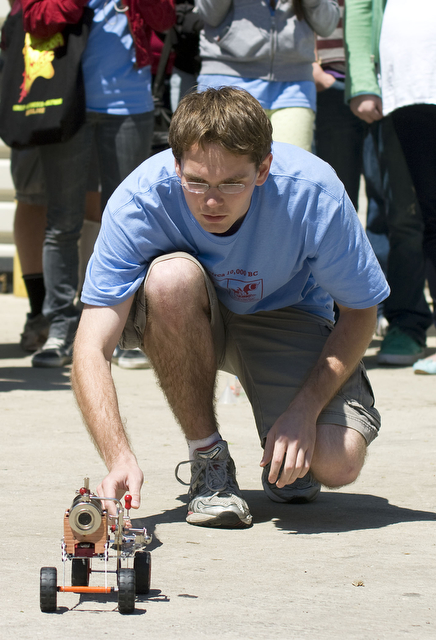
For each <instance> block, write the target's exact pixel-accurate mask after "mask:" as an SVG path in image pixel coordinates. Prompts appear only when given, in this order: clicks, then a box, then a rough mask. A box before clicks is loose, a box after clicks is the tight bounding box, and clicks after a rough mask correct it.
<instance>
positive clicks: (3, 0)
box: [0, 0, 10, 18]
mask: <svg viewBox="0 0 436 640" xmlns="http://www.w3.org/2000/svg"><path fill="white" fill-rule="evenodd" d="M9 10H10V4H9V2H8V0H0V18H5V17H6V16H7V15H8V13H9Z"/></svg>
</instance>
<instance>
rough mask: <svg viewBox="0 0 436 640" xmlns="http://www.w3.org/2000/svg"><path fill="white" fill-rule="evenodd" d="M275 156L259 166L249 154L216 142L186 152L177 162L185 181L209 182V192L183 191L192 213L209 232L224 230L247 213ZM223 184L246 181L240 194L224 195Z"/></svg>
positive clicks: (178, 173)
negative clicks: (238, 152) (220, 188)
mask: <svg viewBox="0 0 436 640" xmlns="http://www.w3.org/2000/svg"><path fill="white" fill-rule="evenodd" d="M271 161H272V155H271V154H268V156H267V157H266V158H265V160H264V161H263V162H262V164H261V165H260V167H259V169H256V165H255V164H254V163H253V162H252V161H251V159H250V158H249V156H245V155H244V156H238V155H234V154H233V153H230V152H229V151H226V150H225V149H223V148H222V147H220V146H218V145H214V144H210V145H207V146H206V147H205V148H204V149H203V148H202V147H200V146H199V145H194V146H193V147H191V149H190V150H189V151H187V152H186V153H184V155H183V158H182V161H181V164H178V163H177V162H176V173H177V175H178V176H179V178H180V180H181V182H182V184H185V183H186V182H196V183H203V184H208V185H210V189H208V190H207V191H206V193H201V194H200V193H191V192H189V191H186V189H184V190H183V193H184V195H185V198H186V202H187V205H188V207H189V209H190V210H191V213H192V215H193V216H194V218H195V219H196V220H197V222H198V223H199V224H200V225H201V227H202V228H203V229H204V230H205V231H208V232H209V233H225V232H226V231H228V230H229V229H230V227H232V226H233V225H234V223H235V222H236V221H237V220H239V218H242V217H243V216H245V214H246V213H247V211H248V209H249V206H250V202H251V196H252V195H253V191H254V187H256V186H260V185H262V184H263V183H264V182H265V180H266V179H267V177H268V173H269V169H270V166H271ZM221 184H243V185H245V188H244V190H243V191H241V192H240V193H235V194H225V193H222V192H221V191H220V190H219V189H218V185H221Z"/></svg>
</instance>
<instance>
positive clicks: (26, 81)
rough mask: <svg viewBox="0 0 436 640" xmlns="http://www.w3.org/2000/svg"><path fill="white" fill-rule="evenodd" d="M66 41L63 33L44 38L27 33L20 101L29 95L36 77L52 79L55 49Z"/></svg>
mask: <svg viewBox="0 0 436 640" xmlns="http://www.w3.org/2000/svg"><path fill="white" fill-rule="evenodd" d="M64 43H65V41H64V37H63V35H62V33H56V34H55V35H54V36H52V37H51V38H46V39H44V40H41V39H38V38H34V37H32V36H31V35H30V33H26V36H25V38H24V48H23V56H24V73H23V83H22V85H21V87H20V89H21V93H20V97H19V100H18V102H19V103H20V102H22V101H23V100H24V98H26V97H27V96H28V95H29V91H30V88H31V86H32V84H33V83H34V82H35V80H36V78H39V77H41V78H46V79H47V80H50V78H53V76H54V74H55V70H54V68H53V65H52V61H53V59H54V56H55V54H54V49H56V48H57V47H61V46H63V45H64Z"/></svg>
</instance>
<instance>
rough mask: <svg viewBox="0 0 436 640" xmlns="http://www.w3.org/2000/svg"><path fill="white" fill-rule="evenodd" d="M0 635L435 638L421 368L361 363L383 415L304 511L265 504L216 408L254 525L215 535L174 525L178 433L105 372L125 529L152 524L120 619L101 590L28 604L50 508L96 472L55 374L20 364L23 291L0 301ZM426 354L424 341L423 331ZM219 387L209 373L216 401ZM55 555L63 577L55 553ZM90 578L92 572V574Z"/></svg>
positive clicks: (123, 378) (157, 406)
mask: <svg viewBox="0 0 436 640" xmlns="http://www.w3.org/2000/svg"><path fill="white" fill-rule="evenodd" d="M0 306H1V329H0V332H1V339H0V343H1V344H0V389H1V392H0V421H1V431H0V433H1V446H0V474H1V475H0V477H1V487H2V503H1V504H2V507H1V518H0V527H1V529H0V545H1V546H0V549H1V551H0V553H1V577H2V588H1V589H0V637H1V638H2V639H3V640H9V639H15V638H20V639H21V640H26V639H32V640H33V639H37V638H44V640H48V639H50V638H53V639H56V640H57V639H59V638H62V639H65V640H73V639H74V640H85V639H86V640H88V639H89V638H93V639H95V640H100V639H103V638H106V637H110V636H112V637H114V636H116V637H124V638H136V637H138V638H150V639H160V638H162V639H165V640H167V639H168V640H172V639H179V638H190V639H197V638H199V639H203V638H204V639H208V638H247V639H248V638H255V639H258V638H266V639H269V638H273V637H277V638H287V639H288V640H294V639H295V640H299V639H300V638H311V639H312V640H313V639H316V640H318V639H319V640H330V639H333V638H345V639H347V640H348V639H358V640H366V639H368V640H369V639H370V640H378V639H382V638H383V639H384V638H387V639H389V640H391V639H396V638H412V639H413V640H415V639H421V638H432V639H434V638H436V611H435V596H436V579H435V578H436V535H435V534H436V464H435V461H436V426H435V425H436V419H435V418H436V378H434V377H432V376H417V375H414V374H413V372H412V369H411V368H410V367H404V368H379V367H377V365H376V362H375V353H376V351H377V347H378V346H379V340H374V341H373V343H372V345H371V347H370V349H369V350H368V353H367V356H366V364H367V367H368V369H369V375H370V378H371V381H372V383H373V386H374V390H375V393H376V398H377V403H378V408H379V410H380V411H381V413H382V416H383V427H382V431H381V434H380V437H379V438H378V439H377V440H376V441H375V442H374V443H373V444H372V445H371V447H370V450H369V453H368V459H367V463H366V465H365V468H364V470H363V472H362V474H361V476H360V478H359V479H358V481H357V482H356V483H354V484H353V485H352V486H348V487H345V488H343V489H341V490H338V491H329V490H323V491H322V493H321V495H320V497H319V499H318V500H317V501H316V502H315V503H312V504H310V505H280V504H275V503H273V502H270V501H269V500H268V498H267V497H266V496H265V495H264V493H263V491H262V487H261V483H260V468H259V461H260V458H261V452H260V447H259V443H258V440H257V435H256V433H255V427H254V422H253V419H252V414H251V410H250V406H249V404H248V402H247V400H244V399H239V401H238V402H237V403H234V404H219V405H218V414H219V418H220V423H221V426H222V433H223V435H224V437H226V438H227V439H228V441H229V442H230V446H231V453H232V455H233V457H234V459H235V462H236V465H237V469H238V479H239V484H240V486H241V488H242V489H243V491H244V495H245V497H246V499H247V501H248V503H249V504H250V507H251V511H252V514H253V519H254V525H253V527H252V528H250V529H248V530H240V531H229V530H213V529H204V528H200V527H193V526H190V525H188V524H187V523H186V522H185V512H186V505H185V503H186V488H185V487H183V486H182V485H180V484H179V483H178V482H177V481H176V479H175V477H174V468H175V466H176V464H177V463H178V462H180V461H181V460H185V459H186V458H187V451H186V446H185V444H184V440H183V437H182V435H181V432H180V430H179V427H178V426H177V425H176V424H175V421H174V419H173V417H172V415H171V412H170V411H169V409H168V407H167V406H166V403H165V401H164V399H163V396H162V393H161V391H160V390H159V388H158V387H157V385H156V382H155V379H154V376H153V373H152V372H151V371H126V370H122V369H119V368H117V367H114V368H113V373H114V377H115V380H116V385H117V388H118V391H119V397H120V404H121V411H122V415H123V416H124V417H125V420H126V424H127V427H128V431H129V433H130V436H131V439H132V443H133V446H134V449H135V451H136V453H137V455H138V458H139V462H140V464H141V466H142V468H143V469H144V472H145V483H144V487H143V492H142V505H141V508H140V510H139V511H138V512H137V513H135V516H137V517H135V518H134V525H137V526H146V527H147V529H148V531H149V532H151V533H152V534H153V537H154V539H153V543H152V545H151V547H150V548H151V550H152V562H153V568H152V587H151V592H150V594H149V595H148V596H139V597H138V598H137V602H136V610H135V613H134V614H133V615H130V616H122V615H120V614H119V613H118V612H117V602H116V596H115V594H113V595H109V596H107V597H106V596H100V595H82V596H79V595H75V594H62V593H60V594H58V609H57V612H56V613H55V614H44V613H41V612H40V609H39V571H40V567H41V566H54V567H57V569H58V584H60V583H61V581H62V561H61V553H60V539H61V536H62V521H63V513H64V511H65V509H66V508H68V507H69V506H70V505H71V502H72V499H73V497H74V495H75V494H74V492H75V490H76V489H77V488H79V487H80V486H81V485H82V482H83V477H84V476H85V475H88V476H89V477H90V480H91V488H94V489H95V488H96V486H97V484H98V482H99V481H100V479H101V478H102V477H103V475H104V473H105V469H104V466H103V464H102V462H101V461H100V459H99V457H98V455H97V453H96V451H95V450H94V448H93V446H92V444H91V442H90V440H89V439H88V436H87V434H86V430H85V428H84V426H83V424H82V422H81V418H80V416H79V413H78V410H77V408H76V405H75V402H74V399H73V396H72V393H71V391H70V386H69V379H68V375H69V369H68V368H65V369H60V370H43V369H33V368H32V367H31V362H30V356H27V355H25V354H24V353H23V352H21V350H20V347H19V346H18V340H19V334H20V331H21V329H22V326H23V323H24V318H25V313H26V311H27V300H26V299H23V298H17V297H14V296H13V295H12V294H6V295H1V296H0ZM429 346H430V349H429V352H431V351H434V350H435V349H436V337H434V335H433V336H432V337H430V339H429ZM232 382H233V381H232V380H231V379H229V377H228V376H226V375H224V374H223V375H222V376H221V377H220V380H219V388H218V394H219V396H221V394H222V393H223V391H224V390H225V387H226V385H227V384H228V383H232ZM66 564H67V571H68V573H67V584H68V580H69V570H70V566H69V565H70V563H69V562H68V563H66ZM92 579H93V577H92Z"/></svg>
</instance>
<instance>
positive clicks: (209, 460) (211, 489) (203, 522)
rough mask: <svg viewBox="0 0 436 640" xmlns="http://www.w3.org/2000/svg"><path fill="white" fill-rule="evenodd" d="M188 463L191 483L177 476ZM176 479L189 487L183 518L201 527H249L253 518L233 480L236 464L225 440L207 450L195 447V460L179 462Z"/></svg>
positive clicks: (234, 479)
mask: <svg viewBox="0 0 436 640" xmlns="http://www.w3.org/2000/svg"><path fill="white" fill-rule="evenodd" d="M188 463H190V464H191V482H190V483H188V482H184V481H183V480H181V479H180V478H179V475H178V471H179V467H180V466H181V465H182V464H188ZM176 478H177V480H178V481H179V482H180V483H181V484H184V485H187V486H189V499H190V502H189V504H188V515H187V518H186V521H187V522H189V524H195V525H198V526H201V527H225V528H229V529H235V528H241V527H249V526H250V525H251V521H252V517H251V514H250V511H249V509H248V505H247V503H246V502H245V500H244V499H243V497H242V494H241V491H240V489H239V487H238V483H237V482H236V469H235V463H234V462H233V460H232V458H231V457H230V454H229V449H228V446H227V442H226V441H225V440H218V441H217V442H215V443H214V444H213V445H212V446H211V447H209V448H208V449H206V450H198V449H197V450H196V451H195V452H194V460H187V461H186V462H180V463H179V464H178V465H177V467H176Z"/></svg>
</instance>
